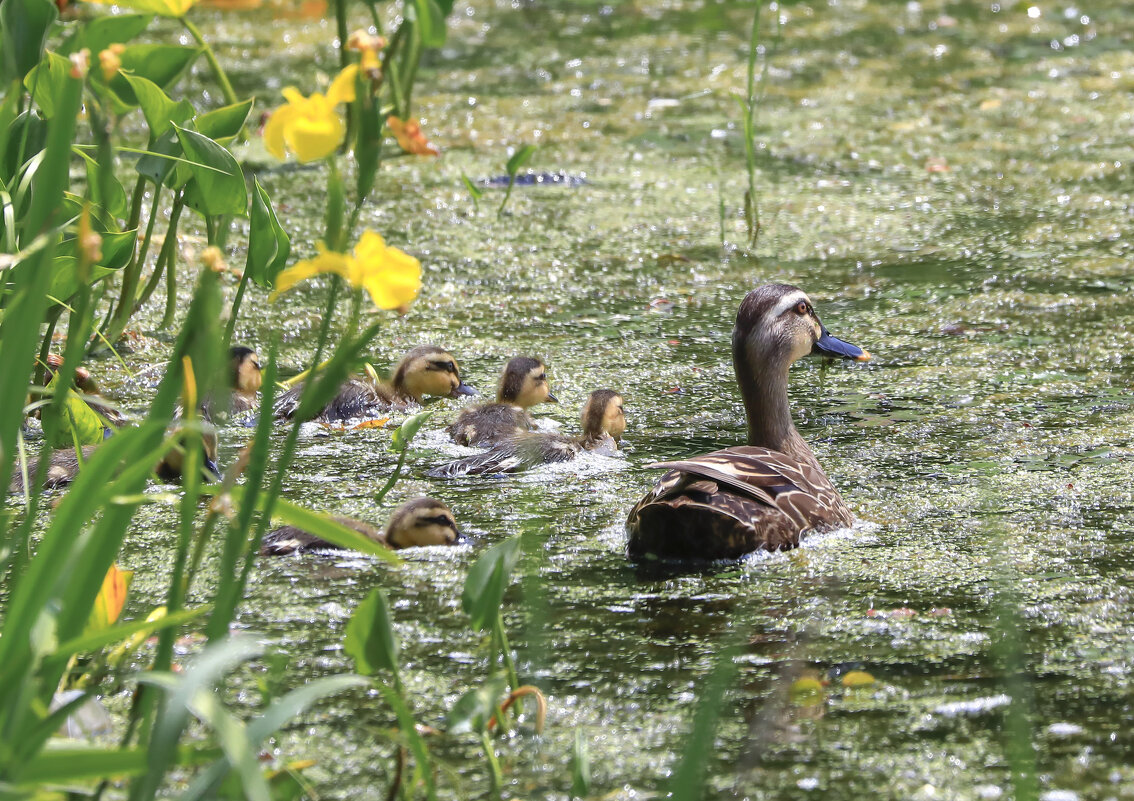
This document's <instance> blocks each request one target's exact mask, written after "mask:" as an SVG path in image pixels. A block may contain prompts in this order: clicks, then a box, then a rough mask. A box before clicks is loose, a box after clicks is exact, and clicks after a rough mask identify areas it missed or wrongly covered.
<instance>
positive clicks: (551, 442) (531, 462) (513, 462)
mask: <svg viewBox="0 0 1134 801" xmlns="http://www.w3.org/2000/svg"><path fill="white" fill-rule="evenodd" d="M582 450H583V446H582V445H581V444H580V443H579V441H578V440H577V439H574V438H572V437H563V436H560V435H558V434H537V433H530V432H527V433H523V434H514V435H512V436H510V437H508V438H507V439H505V440H503V441H501V442H498V443H497V444H495V445H493V446H492V448H490V449H489V450H487V451H485V452H484V453H478V454H475V455H473V456H466V457H465V458H464V459H457V460H455V461H452V462H448V463H447V464H443V465H441V466H439V467H434V468H433V469H432V470H429V471H427V472H426V475H427V476H431V477H433V478H457V477H458V476H470V475H482V474H485V473H489V474H492V473H519V472H521V471H523V470H528V469H530V468H532V467H536V466H537V465H541V464H549V463H551V462H568V461H570V460H572V459H574V458H575V457H576V456H578V455H579V453H580V452H581V451H582Z"/></svg>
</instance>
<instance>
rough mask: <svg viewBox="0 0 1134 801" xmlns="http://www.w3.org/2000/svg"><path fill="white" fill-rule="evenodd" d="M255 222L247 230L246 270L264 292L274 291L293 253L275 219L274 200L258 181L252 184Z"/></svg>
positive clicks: (253, 217)
mask: <svg viewBox="0 0 1134 801" xmlns="http://www.w3.org/2000/svg"><path fill="white" fill-rule="evenodd" d="M251 216H252V219H251V221H250V225H249V230H248V261H247V262H246V264H245V267H244V269H245V271H247V272H248V275H249V277H251V279H252V280H253V281H255V282H256V283H257V284H259V285H260V286H262V287H264V288H265V289H271V288H272V286H273V285H274V284H275V281H276V276H277V275H279V274H280V270H282V269H283V267H284V265H285V264H286V263H287V257H288V256H289V255H290V254H291V239H290V238H289V237H288V235H287V232H286V231H284V229H283V226H282V225H280V221H279V219H278V218H277V217H276V210H275V209H274V208H273V207H272V200H271V198H269V197H268V193H267V192H265V191H264V187H262V186H260V182H259V181H254V182H253V188H252V215H251Z"/></svg>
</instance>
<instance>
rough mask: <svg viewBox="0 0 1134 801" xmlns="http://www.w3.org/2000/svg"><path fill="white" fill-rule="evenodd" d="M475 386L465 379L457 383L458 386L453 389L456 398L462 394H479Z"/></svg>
mask: <svg viewBox="0 0 1134 801" xmlns="http://www.w3.org/2000/svg"><path fill="white" fill-rule="evenodd" d="M479 394H480V393H479V392H477V391H476V388H475V387H470V386H469V385H468V384H466V383H465V382H464V381H462V382H461V383H459V384H457V388H456V389H454V390H453V397H454V398H456V397H458V396H460V395H479Z"/></svg>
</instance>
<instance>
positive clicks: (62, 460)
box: [8, 430, 220, 492]
mask: <svg viewBox="0 0 1134 801" xmlns="http://www.w3.org/2000/svg"><path fill="white" fill-rule="evenodd" d="M98 447H99V446H98V445H86V446H84V447H83V449H82V453H83V464H85V463H86V462H87V460H89V459H90V458H91V457H92V456H93V455H94V452H95V449H96V448H98ZM201 448H202V457H203V460H202V463H201V467H202V471H201V472H202V476H203V477H204V478H205V480H206V481H212V480H214V479H216V478H219V477H220V469H219V468H218V467H217V435H216V432H215V431H211V430H209V431H206V432H205V433H204V434H203V436H202V437H201ZM42 458H44V457H43V455H42V454H41V455H40V457H39V459H36V460H35V461H34V462H32V463H31V464H30V465H29V466H28V477H29V478H31V479H33V480H34V478H35V476H36V475H37V474H38V473H39V463H40V459H42ZM47 458H48V460H49V461H48V464H47V477H46V479H45V481H44V485H43V486H44V488H45V489H58V488H60V487H65V486H67V485H68V484H70V483H71V482H72V481H74V480H75V478H76V477H77V476H78V475H79V469H80V467H81V465H80V463H79V460H78V458H76V456H75V449H74V448H60V449H58V450H53V451H51V452H50V454H48V456H47ZM184 467H185V450H184V447H183V445H182V444H181V443H180V442H179V443H178V445H177V446H176V447H174V448H171V449H170V450H169V451H167V452H166V454H165V456H164V457H163V458H162V460H161V461H160V462H158V463H157V465H156V466H155V467H154V474H155V475H157V477H158V478H159V479H161V480H162V481H165V482H168V483H179V482H180V481H181V478H182V475H183V472H184ZM23 490H24V477H23V471H22V470H21V465H19V464H17V465H16V469H15V471H14V472H13V476H12V481H11V483H10V484H9V485H8V491H9V492H23Z"/></svg>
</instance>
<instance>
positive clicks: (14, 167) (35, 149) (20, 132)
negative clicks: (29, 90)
mask: <svg viewBox="0 0 1134 801" xmlns="http://www.w3.org/2000/svg"><path fill="white" fill-rule="evenodd" d="M19 96H20V93H19V92H12V97H16V98H18V97H19ZM25 128H26V129H27V141H26V142H25V137H24V129H25ZM7 134H8V141H7V144H6V146H5V149H4V154H3V155H4V162H3V170H4V180H5V181H10V180H11V179H12V178H13V177H14V176H15V175H16V173H17V172H19V169H20V167H22V166H23V165H24V163H25V162H26V161H27V160H28V159H29V158H30V157H31V156H33V155H35V154H36V153H39V152H40V151H41V150H43V148H44V146H45V145H46V144H47V122H45V121H44V120H43V118H41V117H40V116H39V115H38V114H35V113H34V112H31V111H25V112H24V113H23V114H21V115H20V116H18V117H16V120H15V122H13V123H12V126H11V127H10V128H9V129H8V130H7Z"/></svg>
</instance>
